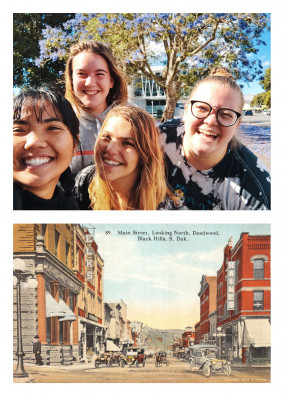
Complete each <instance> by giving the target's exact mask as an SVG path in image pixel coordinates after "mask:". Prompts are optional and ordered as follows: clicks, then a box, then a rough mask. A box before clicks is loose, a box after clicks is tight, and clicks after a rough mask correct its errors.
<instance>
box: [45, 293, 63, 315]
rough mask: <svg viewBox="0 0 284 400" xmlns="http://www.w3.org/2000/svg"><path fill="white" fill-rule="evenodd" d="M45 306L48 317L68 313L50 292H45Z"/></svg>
mask: <svg viewBox="0 0 284 400" xmlns="http://www.w3.org/2000/svg"><path fill="white" fill-rule="evenodd" d="M45 308H46V316H47V318H49V317H64V316H65V314H66V313H65V311H63V310H62V309H61V308H60V307H59V304H58V303H57V301H56V300H55V299H54V298H53V297H52V296H51V294H50V293H49V292H45Z"/></svg>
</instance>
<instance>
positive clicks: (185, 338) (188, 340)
mask: <svg viewBox="0 0 284 400" xmlns="http://www.w3.org/2000/svg"><path fill="white" fill-rule="evenodd" d="M194 341H195V332H194V329H193V328H192V327H191V326H188V327H186V328H185V331H184V332H183V334H182V347H189V346H191V345H192V344H194Z"/></svg>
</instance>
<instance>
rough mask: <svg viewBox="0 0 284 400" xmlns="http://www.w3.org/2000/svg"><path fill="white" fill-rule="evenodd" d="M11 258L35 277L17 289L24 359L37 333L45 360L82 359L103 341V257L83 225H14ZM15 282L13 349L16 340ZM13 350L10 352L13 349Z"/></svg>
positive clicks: (29, 355) (50, 361)
mask: <svg viewBox="0 0 284 400" xmlns="http://www.w3.org/2000/svg"><path fill="white" fill-rule="evenodd" d="M13 257H14V259H21V260H23V261H24V262H25V265H26V266H28V269H29V271H30V272H31V274H32V275H33V276H34V277H36V279H37V288H36V289H26V290H22V291H21V302H22V334H23V346H24V352H25V354H26V357H25V358H26V359H31V360H33V359H34V356H33V353H32V345H33V340H34V337H35V335H38V336H39V340H40V342H41V348H42V354H41V356H42V361H43V363H44V364H48V365H49V364H55V365H56V364H65V365H67V364H72V363H73V362H78V361H86V360H87V354H88V353H90V354H93V352H94V350H97V352H99V351H100V349H101V348H102V347H103V341H104V340H105V338H104V333H105V331H104V309H103V266H104V263H103V260H102V258H101V257H100V255H99V253H98V246H97V244H96V243H95V241H94V238H93V236H92V235H90V234H89V232H88V230H87V229H85V228H83V227H81V226H80V225H78V224H77V225H76V224H18V225H14V252H13ZM16 309H17V297H16V288H14V349H16V343H17V322H16V321H17V318H16ZM14 355H15V352H14Z"/></svg>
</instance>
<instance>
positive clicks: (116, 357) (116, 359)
mask: <svg viewBox="0 0 284 400" xmlns="http://www.w3.org/2000/svg"><path fill="white" fill-rule="evenodd" d="M123 361H124V355H123V354H122V353H120V352H115V353H113V354H112V364H113V365H114V364H117V365H118V366H120V367H121V366H122V365H121V364H122V363H123Z"/></svg>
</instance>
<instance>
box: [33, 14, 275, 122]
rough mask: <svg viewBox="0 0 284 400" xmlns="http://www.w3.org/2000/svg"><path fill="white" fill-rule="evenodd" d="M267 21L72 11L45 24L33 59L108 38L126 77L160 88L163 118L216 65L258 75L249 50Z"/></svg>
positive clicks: (62, 56)
mask: <svg viewBox="0 0 284 400" xmlns="http://www.w3.org/2000/svg"><path fill="white" fill-rule="evenodd" d="M269 24H270V19H269V15H267V14H244V13H239V14H228V13H214V14H205V13H192V14H189V13H186V14H173V13H153V14H149V13H147V14H130V13H126V14H101V13H99V14H76V15H75V17H74V18H72V19H70V20H69V21H67V22H66V23H65V24H63V26H62V27H53V28H52V27H50V26H46V27H45V29H44V30H43V31H42V39H41V40H40V49H41V51H40V57H39V58H38V59H37V60H36V64H37V65H38V66H39V67H41V68H43V67H45V66H46V65H47V66H49V65H50V63H51V62H57V61H58V60H60V61H62V60H63V61H64V60H66V58H67V55H68V49H69V47H70V45H71V44H73V43H74V42H77V41H78V40H82V39H94V40H98V41H101V42H103V43H105V44H108V45H110V46H111V48H112V51H113V52H114V55H115V57H116V59H117V63H118V65H119V66H120V68H121V69H122V70H123V71H124V72H125V74H126V75H127V76H128V78H129V80H131V79H132V78H133V77H134V76H135V75H137V74H141V75H144V76H145V77H147V78H149V79H152V80H154V81H155V82H156V83H157V84H158V85H159V86H160V87H161V88H162V89H163V90H164V92H165V94H166V107H165V110H164V114H163V116H162V121H163V120H166V119H169V118H171V117H172V116H173V114H174V110H175V106H176V102H177V100H178V99H179V98H180V97H181V96H182V95H188V93H189V91H190V90H191V88H192V87H193V85H194V84H195V82H196V81H197V80H199V79H200V78H202V77H204V76H206V75H208V73H209V71H210V70H211V69H212V68H213V67H214V66H216V65H223V66H227V67H229V68H230V69H231V71H232V73H233V75H234V76H235V77H236V79H241V80H244V81H253V80H254V79H255V78H256V77H257V76H259V75H261V74H262V70H263V68H262V65H261V60H258V61H256V60H254V59H251V58H250V57H249V55H250V54H256V53H257V52H258V46H259V45H261V44H263V43H264V42H263V41H262V40H261V35H262V33H263V31H264V30H265V29H269ZM157 64H158V65H163V66H164V69H163V72H162V74H159V73H157V72H155V70H154V69H153V65H157Z"/></svg>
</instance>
